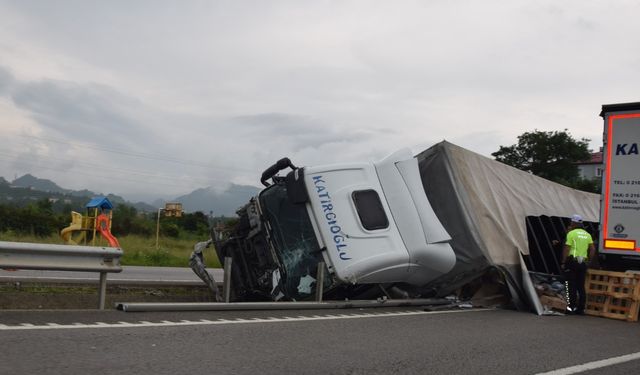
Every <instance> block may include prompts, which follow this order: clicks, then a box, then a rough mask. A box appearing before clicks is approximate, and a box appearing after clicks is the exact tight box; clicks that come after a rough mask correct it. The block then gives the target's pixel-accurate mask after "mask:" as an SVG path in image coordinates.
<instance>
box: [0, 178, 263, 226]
mask: <svg viewBox="0 0 640 375" xmlns="http://www.w3.org/2000/svg"><path fill="white" fill-rule="evenodd" d="M259 191H260V189H259V188H257V187H255V186H249V185H236V184H230V185H229V187H228V188H227V189H226V190H220V189H214V188H211V187H208V188H201V189H196V190H194V191H193V192H191V193H189V194H185V195H182V196H179V197H176V198H175V199H172V200H171V202H179V203H182V207H183V209H184V210H185V211H187V212H195V211H201V212H204V213H207V214H208V213H210V212H212V213H213V214H214V215H215V216H223V215H224V216H234V215H235V211H236V210H237V209H238V208H239V207H241V206H243V205H244V204H246V203H247V202H248V201H249V199H250V198H251V197H253V196H255V195H256V194H257V193H258V192H259ZM98 195H105V196H107V197H108V198H109V200H111V202H112V203H114V204H116V205H117V204H128V205H131V206H134V207H135V208H136V209H137V210H139V211H144V212H153V211H155V210H157V209H158V207H162V206H164V203H166V202H165V201H161V200H160V201H154V202H153V204H148V203H145V202H135V203H133V202H129V201H127V200H126V199H125V198H123V197H121V196H118V195H114V194H102V193H95V192H92V191H90V190H87V189H83V190H71V189H65V188H62V187H60V186H59V185H58V184H56V183H55V182H53V181H51V180H47V179H42V178H38V177H35V176H33V175H31V174H26V175H24V176H22V177H19V178H16V179H15V180H13V181H11V182H8V181H7V180H6V179H4V178H3V177H0V202H1V201H14V202H18V201H20V200H33V199H42V198H50V199H64V200H69V199H71V198H73V201H76V200H77V199H78V198H91V197H94V196H98Z"/></svg>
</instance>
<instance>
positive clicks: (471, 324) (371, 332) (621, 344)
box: [0, 308, 640, 374]
mask: <svg viewBox="0 0 640 375" xmlns="http://www.w3.org/2000/svg"><path fill="white" fill-rule="evenodd" d="M341 314H343V315H341ZM30 324H31V325H30ZM56 324H57V325H56ZM0 340H2V342H3V344H4V345H3V349H2V350H1V351H0V373H11V374H33V373H65V374H87V373H107V372H108V373H110V374H125V373H126V374H200V373H215V374H256V373H259V374H282V373H292V374H302V373H303V374H394V373H398V374H428V373H433V374H536V373H540V372H545V371H551V370H557V369H561V368H566V367H570V366H576V365H581V364H584V363H587V362H592V361H598V360H603V359H609V358H612V357H617V356H621V355H626V354H632V353H639V352H640V324H638V323H627V322H621V321H614V320H609V319H603V318H595V317H587V316H566V317H539V316H536V315H533V314H530V313H521V312H515V311H506V310H489V311H462V312H444V313H426V312H424V311H423V310H421V309H407V308H403V309H375V310H337V311H301V312H298V313H296V312H292V311H251V312H181V313H123V312H117V311H0ZM634 358H635V357H634ZM638 358H640V355H638ZM638 369H640V359H634V360H631V361H626V362H623V363H618V364H615V363H614V364H610V365H607V366H605V367H601V368H599V369H597V370H592V371H589V372H587V373H588V374H637V373H638Z"/></svg>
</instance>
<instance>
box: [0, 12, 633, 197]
mask: <svg viewBox="0 0 640 375" xmlns="http://www.w3.org/2000/svg"><path fill="white" fill-rule="evenodd" d="M639 9H640V6H639V5H637V4H634V3H627V2H624V3H615V4H599V3H597V2H595V3H594V2H587V3H585V2H582V1H577V0H576V1H568V2H562V3H558V2H557V1H553V0H542V1H539V2H530V1H524V0H522V1H518V0H515V1H512V2H509V3H508V4H506V3H504V2H500V1H491V0H490V1H487V2H482V3H480V2H474V1H462V0H461V1H453V2H452V1H429V2H424V1H411V0H409V1H404V2H402V3H401V4H396V3H393V4H391V3H387V2H376V1H374V2H360V1H341V2H328V3H327V2H297V1H284V2H277V3H271V2H262V1H248V2H186V3H181V4H179V5H176V4H175V3H173V2H163V1H137V2H133V3H131V2H126V3H125V2H122V3H117V2H116V3H115V5H114V3H113V2H105V3H102V2H99V3H95V2H90V3H87V2H84V1H62V2H60V3H59V4H56V6H55V7H52V6H51V5H50V4H47V3H43V2H29V1H21V2H10V3H6V2H5V3H1V4H0V24H1V25H2V27H1V28H0V55H1V56H3V62H2V64H3V67H0V101H1V102H0V124H3V131H4V130H5V128H4V127H7V124H9V123H10V124H9V125H8V127H10V129H11V131H10V132H9V133H10V134H12V135H11V137H14V138H9V137H8V136H7V137H5V139H4V140H0V142H2V143H1V145H2V148H3V149H6V150H9V151H7V152H9V153H10V154H11V153H13V154H11V155H13V156H11V157H13V158H16V157H17V156H18V155H20V160H21V164H20V168H18V167H15V166H14V165H11V164H10V163H8V162H7V163H3V162H2V161H0V175H3V174H4V175H13V173H14V172H15V171H18V172H20V171H24V172H28V170H26V169H25V168H27V167H28V164H27V163H28V162H30V163H32V164H31V165H32V166H34V167H37V168H39V169H38V174H46V173H49V174H50V176H55V177H56V178H64V179H65V182H60V181H57V182H59V183H60V184H61V185H64V184H65V183H67V184H70V185H71V184H75V186H78V187H88V188H90V189H92V190H102V191H107V190H111V191H114V192H134V191H135V192H138V193H140V194H145V193H149V194H152V193H153V194H171V192H176V193H177V192H179V193H186V192H189V191H191V190H194V189H195V188H199V187H204V186H210V185H216V186H223V185H224V184H226V183H228V182H229V181H231V182H235V183H243V184H246V183H253V184H257V180H258V178H259V174H260V173H261V171H262V170H263V169H264V168H265V167H267V166H268V165H270V164H272V163H273V162H274V161H276V160H278V159H279V158H281V157H283V156H289V157H291V158H292V160H294V162H295V163H297V164H304V165H313V164H319V163H335V162H342V161H363V160H374V159H379V158H381V157H384V156H385V155H386V154H388V153H390V152H392V151H394V150H396V149H398V148H401V147H407V146H408V147H411V148H412V149H413V150H414V151H416V152H417V151H420V150H422V149H424V148H425V147H429V146H430V145H431V144H433V143H435V142H438V141H440V140H442V139H448V140H450V141H453V142H456V143H459V144H460V145H461V146H463V147H467V148H470V149H471V150H474V151H477V152H481V153H483V154H485V155H489V154H490V153H491V152H492V151H495V150H497V149H498V146H499V145H507V144H512V143H514V142H515V140H516V136H517V135H518V134H520V133H522V132H524V131H527V130H532V129H535V128H538V129H541V130H562V129H565V128H567V129H569V130H570V132H571V133H572V134H573V135H574V136H575V137H588V138H591V139H592V140H595V141H594V142H593V143H592V147H594V148H597V147H598V144H597V143H599V142H600V137H601V133H602V123H601V119H600V118H598V117H597V112H598V109H599V107H600V105H601V104H603V103H615V102H629V101H636V100H638V97H637V86H638V83H639V82H640V70H638V63H639V62H640V50H639V49H638V48H635V46H636V45H638V43H639V42H640V26H639V24H638V23H637V22H635V19H634V16H635V14H637V12H638V10H639ZM480 15H481V16H480ZM25 124H26V125H25ZM16 134H20V135H16ZM15 137H18V138H15ZM29 137H31V138H29ZM27 139H28V140H29V141H28V143H30V144H29V145H24V144H23V143H24V142H25V140H27ZM52 139H55V140H56V142H53V141H51V140H52ZM58 141H60V142H58ZM6 158H9V157H6ZM34 158H36V159H34ZM95 164H99V165H100V167H96V165H95ZM39 177H40V176H39ZM42 177H47V176H42ZM91 184H96V185H99V186H98V187H94V186H92V185H91ZM69 187H73V186H69Z"/></svg>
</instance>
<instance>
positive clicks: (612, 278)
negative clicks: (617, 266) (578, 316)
mask: <svg viewBox="0 0 640 375" xmlns="http://www.w3.org/2000/svg"><path fill="white" fill-rule="evenodd" d="M585 290H586V292H587V303H586V309H585V313H587V314H588V315H594V316H602V317H606V318H613V319H621V320H627V321H630V322H637V321H638V310H639V308H640V275H638V274H632V273H624V272H610V271H600V270H589V271H588V272H587V278H586V281H585Z"/></svg>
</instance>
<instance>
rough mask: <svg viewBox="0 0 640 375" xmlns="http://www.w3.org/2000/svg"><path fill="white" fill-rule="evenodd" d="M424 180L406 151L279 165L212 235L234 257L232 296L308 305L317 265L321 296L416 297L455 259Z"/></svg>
mask: <svg viewBox="0 0 640 375" xmlns="http://www.w3.org/2000/svg"><path fill="white" fill-rule="evenodd" d="M282 171H284V172H286V174H284V175H280V174H279V173H281V172H282ZM423 180H424V179H423V178H422V177H421V176H420V172H419V168H418V162H417V160H416V158H415V157H414V156H413V155H412V153H411V152H410V150H408V149H403V150H400V151H398V152H395V153H393V154H391V155H390V156H388V157H386V158H384V159H383V160H381V161H379V162H375V163H347V164H333V165H322V166H309V167H300V168H299V167H296V166H294V165H293V164H292V162H291V161H290V160H289V159H288V158H283V159H281V160H279V161H278V162H277V163H275V164H274V165H272V166H271V167H269V168H267V169H266V170H265V171H264V173H263V174H262V176H261V182H262V184H263V185H264V186H265V188H264V189H263V190H262V191H260V193H259V194H258V195H257V196H256V197H253V198H252V199H251V200H250V201H249V202H248V203H247V204H246V205H245V206H243V207H242V208H240V209H239V210H238V211H237V214H238V219H237V222H236V223H235V224H234V225H232V226H231V227H230V228H227V229H226V230H220V228H218V229H215V228H214V229H212V233H211V241H210V243H213V244H214V245H215V249H216V252H217V255H218V258H219V259H220V260H223V259H225V258H227V257H231V258H232V259H233V262H232V264H233V266H232V272H231V289H232V300H236V301H258V300H274V301H278V300H289V301H295V300H305V299H311V298H313V296H314V295H315V291H316V287H317V285H316V284H317V282H316V275H317V274H318V273H317V271H318V267H319V266H320V267H324V274H325V275H326V276H325V278H324V282H323V285H322V287H323V291H324V296H325V297H327V298H371V297H376V296H381V295H385V294H386V295H388V294H390V293H391V294H393V293H396V294H398V293H400V294H402V295H403V296H404V297H407V296H409V294H410V293H416V292H415V291H416V290H419V288H420V286H423V285H425V284H427V283H428V282H429V281H432V280H434V279H436V278H437V277H439V276H442V275H444V274H446V273H447V272H449V271H450V270H451V269H452V268H453V267H454V265H455V263H456V256H455V254H454V251H453V249H452V247H451V245H450V243H449V242H450V241H451V237H450V236H449V234H448V233H447V231H446V230H445V229H444V227H443V226H442V224H441V223H440V220H438V217H437V216H436V214H435V213H434V211H433V209H432V207H431V204H430V202H429V200H428V198H427V196H426V194H425V190H424V187H423ZM201 250H202V246H201V247H200V251H199V252H198V254H199V256H200V258H199V259H200V260H201V259H202V255H201V254H202V252H201ZM192 260H193V258H192ZM196 260H198V259H196ZM194 263H198V264H201V263H202V262H192V268H194V270H195V271H196V273H197V274H198V275H200V276H201V278H203V280H205V282H207V283H208V284H209V285H210V286H211V285H213V283H211V282H210V280H209V281H207V280H206V278H207V276H206V275H205V274H204V273H203V272H202V271H203V270H202V269H198V267H197V266H196V267H193V265H194ZM412 291H413V292H412ZM414 296H415V294H414ZM394 297H397V295H395V296H394Z"/></svg>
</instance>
